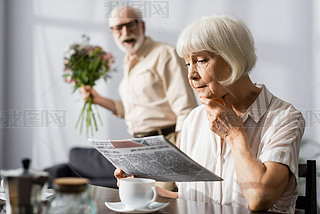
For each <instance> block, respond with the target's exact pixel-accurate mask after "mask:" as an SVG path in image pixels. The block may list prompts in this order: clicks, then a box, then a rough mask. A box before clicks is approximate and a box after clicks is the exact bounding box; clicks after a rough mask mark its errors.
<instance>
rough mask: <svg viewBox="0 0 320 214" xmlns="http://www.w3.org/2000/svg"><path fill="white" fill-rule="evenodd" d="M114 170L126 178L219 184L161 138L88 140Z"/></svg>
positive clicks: (215, 176) (205, 170)
mask: <svg viewBox="0 0 320 214" xmlns="http://www.w3.org/2000/svg"><path fill="white" fill-rule="evenodd" d="M89 141H90V142H91V143H92V145H93V146H94V147H95V148H96V149H97V150H98V151H99V152H100V153H101V154H102V155H103V156H104V157H105V158H107V159H108V160H109V161H110V162H111V163H112V164H113V165H114V166H115V167H117V168H120V169H122V170H123V171H124V172H125V173H126V174H128V175H135V176H136V177H142V178H152V179H155V180H157V181H174V182H191V181H221V180H222V179H221V178H220V177H218V176H217V175H215V174H214V173H213V172H211V171H209V170H207V169H206V168H204V167H202V166H201V165H199V164H198V163H196V162H195V161H193V160H192V159H191V158H189V157H188V156H187V155H186V154H184V153H183V152H182V151H180V150H179V149H178V148H177V147H175V146H174V145H173V144H171V143H170V142H169V141H167V140H166V139H165V138H164V137H163V136H162V135H160V136H154V137H145V138H134V139H128V140H95V139H90V140H89Z"/></svg>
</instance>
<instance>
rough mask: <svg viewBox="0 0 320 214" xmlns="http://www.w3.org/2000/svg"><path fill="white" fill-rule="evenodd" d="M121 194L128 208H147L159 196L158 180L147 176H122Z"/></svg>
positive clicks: (121, 198)
mask: <svg viewBox="0 0 320 214" xmlns="http://www.w3.org/2000/svg"><path fill="white" fill-rule="evenodd" d="M119 196H120V200H121V202H122V203H123V204H124V205H125V206H126V207H128V208H133V209H139V208H145V207H147V206H148V205H149V204H150V203H152V202H154V201H155V200H156V198H157V188H156V181H155V180H153V179H146V178H122V179H120V185H119Z"/></svg>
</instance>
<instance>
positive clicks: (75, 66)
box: [63, 35, 114, 136]
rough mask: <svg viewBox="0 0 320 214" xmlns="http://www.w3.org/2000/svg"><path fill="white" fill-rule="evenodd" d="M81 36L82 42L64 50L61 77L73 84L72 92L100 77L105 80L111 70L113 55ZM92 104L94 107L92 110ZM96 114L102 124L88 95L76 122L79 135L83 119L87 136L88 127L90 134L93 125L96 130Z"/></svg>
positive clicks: (94, 81) (91, 84)
mask: <svg viewBox="0 0 320 214" xmlns="http://www.w3.org/2000/svg"><path fill="white" fill-rule="evenodd" d="M82 37H83V40H84V42H83V43H74V44H71V45H69V46H68V47H67V48H66V50H65V51H64V74H63V78H64V80H65V81H66V82H68V83H73V84H74V90H73V92H75V91H77V90H78V89H79V88H80V87H83V86H86V85H89V86H91V87H93V86H94V85H95V83H96V81H97V80H99V79H100V78H103V79H104V80H105V81H106V80H107V77H108V75H107V74H108V72H109V71H110V70H111V69H110V67H111V64H112V63H114V57H113V56H112V54H111V53H107V52H105V51H104V50H103V49H102V48H101V47H99V46H91V45H89V37H87V36H85V35H83V36H82ZM93 106H94V107H95V109H94V111H93ZM95 113H96V114H95ZM96 115H97V117H98V118H99V120H100V123H101V125H103V124H102V120H101V117H100V114H99V112H98V109H97V107H96V105H95V104H94V103H93V99H92V97H91V96H90V97H89V98H88V99H87V100H85V103H84V105H83V107H82V110H81V113H80V115H79V118H78V120H77V123H76V128H78V126H79V124H80V135H81V134H82V128H83V123H84V120H85V121H86V132H87V136H88V133H89V132H88V130H89V129H90V128H91V134H92V135H93V132H94V131H93V127H94V129H95V131H97V130H98V125H97V119H96Z"/></svg>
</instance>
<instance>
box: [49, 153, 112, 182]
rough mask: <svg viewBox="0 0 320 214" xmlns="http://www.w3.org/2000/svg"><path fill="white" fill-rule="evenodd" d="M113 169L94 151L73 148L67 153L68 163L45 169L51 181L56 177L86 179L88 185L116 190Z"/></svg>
mask: <svg viewBox="0 0 320 214" xmlns="http://www.w3.org/2000/svg"><path fill="white" fill-rule="evenodd" d="M114 170H115V167H114V166H113V165H112V164H111V163H110V162H109V161H108V160H107V159H106V158H105V157H104V156H103V155H102V154H100V153H99V152H98V151H97V150H96V149H93V148H82V147H74V148H72V149H71V150H70V153H69V162H68V163H63V164H58V165H54V166H52V167H49V168H46V169H45V171H47V172H49V173H50V175H51V178H50V181H49V187H52V180H53V179H55V178H58V177H83V178H88V179H89V182H90V184H93V185H98V186H104V187H111V188H117V179H116V178H115V177H114V175H113V173H114Z"/></svg>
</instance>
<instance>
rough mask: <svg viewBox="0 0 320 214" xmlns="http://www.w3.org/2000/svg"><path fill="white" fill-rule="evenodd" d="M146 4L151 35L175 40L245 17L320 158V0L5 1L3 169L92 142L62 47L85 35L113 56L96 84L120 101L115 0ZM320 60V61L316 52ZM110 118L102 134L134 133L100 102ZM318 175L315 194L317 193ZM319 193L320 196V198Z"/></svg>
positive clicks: (45, 162) (267, 80) (272, 81)
mask: <svg viewBox="0 0 320 214" xmlns="http://www.w3.org/2000/svg"><path fill="white" fill-rule="evenodd" d="M119 4H120V5H125V4H130V5H132V6H135V7H138V8H140V9H141V11H142V12H143V16H144V21H145V22H146V34H147V35H149V36H151V37H152V38H153V39H154V40H158V41H162V42H166V43H169V44H171V45H173V46H175V45H176V41H177V38H178V35H179V32H181V30H182V29H183V28H184V27H186V26H187V25H188V24H190V23H191V22H192V21H193V20H196V19H199V18H201V17H202V16H204V15H210V14H221V13H222V14H229V15H232V16H235V17H238V18H240V19H242V20H243V21H244V22H245V23H246V24H247V26H248V27H249V29H250V30H251V32H252V34H253V37H254V39H255V43H256V53H257V56H258V61H257V64H256V66H255V68H254V69H253V71H252V73H251V77H252V79H253V80H254V81H255V82H259V83H264V84H266V85H267V87H268V89H269V90H270V91H271V92H272V93H273V94H274V95H276V96H278V97H280V98H281V99H283V100H285V101H288V102H290V103H292V104H293V105H294V106H295V107H296V108H297V109H298V110H300V111H301V112H302V113H303V115H304V116H305V119H306V129H305V134H304V137H303V144H302V148H301V154H300V156H301V159H304V160H306V159H317V160H318V165H319V166H320V155H319V152H320V96H319V94H320V60H319V58H320V40H319V38H320V13H319V11H320V2H319V1H318V0H310V1H299V0H281V1H279V0H260V1H255V0H239V1H233V0H202V1H192V0H174V1H173V0H171V1H170V0H163V1H153V0H147V1H134V0H133V1H122V0H114V1H107V0H68V1H65V0H0V20H1V22H0V47H1V48H0V110H1V115H0V119H1V120H0V121H1V129H0V168H5V169H9V168H18V167H20V160H21V159H22V158H24V157H31V158H32V160H33V168H38V169H43V168H45V167H48V166H51V165H53V164H57V163H62V162H66V161H67V159H68V153H69V150H70V148H72V147H74V146H84V147H91V145H90V143H89V142H88V140H87V137H86V135H85V133H83V134H82V136H80V135H79V131H78V129H76V128H75V124H76V120H77V118H78V115H79V113H80V110H81V107H82V105H83V101H82V99H81V97H80V94H79V92H76V93H74V94H73V93H72V90H73V87H72V85H71V84H68V83H66V82H64V81H63V78H62V75H63V50H64V49H65V47H66V46H67V45H68V44H70V43H74V42H82V39H81V35H82V34H86V35H88V36H89V37H90V43H91V44H92V45H99V46H101V47H103V48H104V50H105V51H107V52H112V54H113V55H114V56H115V60H116V62H115V64H113V68H114V69H115V70H116V71H114V72H112V73H111V74H110V75H111V79H109V80H108V81H107V83H106V82H104V81H102V80H101V81H99V82H98V84H97V86H96V90H97V91H98V92H99V93H100V94H101V95H103V96H106V97H110V98H113V99H118V98H119V94H118V84H119V82H120V80H121V78H122V66H121V64H122V60H123V57H124V55H123V53H122V52H121V51H120V50H119V49H118V48H117V47H116V44H115V43H114V41H113V38H112V36H111V34H110V31H109V26H108V17H109V14H110V11H111V10H112V9H113V8H114V7H115V6H117V5H119ZM317 59H318V60H317ZM98 109H99V112H100V114H101V117H102V119H103V123H104V125H103V126H102V127H101V126H100V127H99V131H98V132H97V133H96V134H95V136H94V137H95V138H99V139H123V138H129V137H130V136H129V134H128V133H127V130H126V125H125V123H124V121H123V120H122V119H119V118H116V117H115V116H113V115H112V114H111V113H110V112H109V111H107V110H105V109H103V108H100V107H98ZM319 187H320V185H319V179H318V192H319ZM319 198H320V197H319V194H318V199H319Z"/></svg>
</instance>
